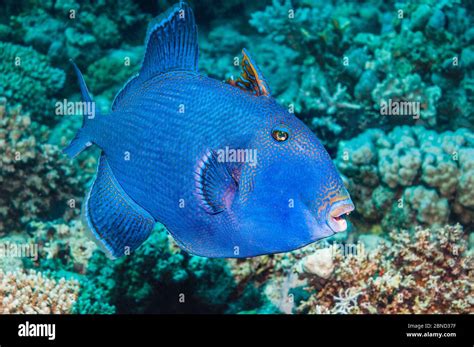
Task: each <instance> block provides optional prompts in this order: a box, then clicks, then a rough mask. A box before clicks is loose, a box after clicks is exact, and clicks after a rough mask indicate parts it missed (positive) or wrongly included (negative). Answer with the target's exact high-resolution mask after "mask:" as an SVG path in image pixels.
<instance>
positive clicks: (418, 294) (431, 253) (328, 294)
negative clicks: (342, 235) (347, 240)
mask: <svg viewBox="0 0 474 347" xmlns="http://www.w3.org/2000/svg"><path fill="white" fill-rule="evenodd" d="M462 236H463V231H462V228H461V226H460V225H456V226H446V227H444V228H439V229H431V230H430V229H423V228H420V227H418V228H417V229H416V230H415V231H414V233H413V234H410V233H409V232H407V231H402V232H392V233H390V239H391V241H392V246H390V247H388V246H387V244H386V243H384V244H382V245H380V246H378V248H377V249H376V250H375V251H374V252H372V253H369V254H368V255H366V256H364V255H361V254H359V255H349V256H345V257H344V256H342V254H341V253H339V254H336V255H335V257H334V262H335V270H334V273H333V275H332V277H331V278H330V279H329V281H328V282H327V283H326V284H325V285H324V286H323V288H322V289H320V290H318V291H316V292H315V293H314V294H312V295H311V297H310V298H309V299H308V300H307V301H305V302H303V303H302V304H301V305H300V306H299V307H298V311H299V312H309V313H473V312H474V287H473V281H472V276H473V273H472V269H473V268H472V265H473V263H472V262H473V258H472V255H468V254H466V249H467V247H466V246H467V243H466V241H465V240H464V239H463V238H462ZM308 289H309V290H312V289H311V288H310V287H309V288H308ZM312 292H313V291H312Z"/></svg>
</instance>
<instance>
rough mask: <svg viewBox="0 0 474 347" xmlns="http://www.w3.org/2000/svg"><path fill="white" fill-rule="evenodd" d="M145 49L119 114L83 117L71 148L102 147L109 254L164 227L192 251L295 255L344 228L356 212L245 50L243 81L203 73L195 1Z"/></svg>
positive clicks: (95, 230) (101, 200)
mask: <svg viewBox="0 0 474 347" xmlns="http://www.w3.org/2000/svg"><path fill="white" fill-rule="evenodd" d="M145 46H146V52H145V56H144V59H143V62H142V66H141V68H140V71H139V73H138V74H137V75H136V76H134V77H133V78H131V79H130V80H129V81H128V82H127V83H126V84H125V86H124V87H123V89H122V90H121V91H120V92H119V93H118V94H117V96H116V97H115V100H114V101H113V104H112V107H111V112H110V114H100V113H98V112H97V113H95V114H92V113H89V114H84V121H83V126H82V128H81V129H80V130H79V131H78V133H77V134H76V136H75V138H74V139H73V141H72V142H71V144H70V145H69V146H68V147H67V148H66V149H65V152H66V153H67V154H68V155H70V156H71V157H73V156H75V155H77V154H78V153H79V152H81V151H82V150H84V149H85V148H86V147H89V146H91V145H95V146H98V147H99V148H100V149H101V151H102V152H101V157H100V161H99V165H98V169H97V176H96V178H95V180H94V182H93V184H92V187H91V189H90V191H89V193H88V194H87V196H86V199H85V202H84V206H83V215H84V218H85V224H86V225H87V228H88V229H89V231H90V233H91V235H92V237H93V239H94V240H95V241H96V242H97V243H98V245H99V246H100V248H101V249H102V250H104V251H105V252H106V254H107V255H108V256H110V257H112V258H117V257H120V256H122V255H125V254H129V253H130V252H131V251H133V250H135V249H136V248H137V247H139V246H140V245H141V244H142V243H143V242H144V241H145V240H146V239H147V238H148V236H149V235H150V233H151V231H152V229H153V227H154V225H155V223H156V222H160V223H162V224H163V225H165V226H166V228H167V230H168V231H169V232H170V233H171V235H172V236H173V238H174V239H175V240H176V242H177V243H178V245H179V246H180V247H181V248H182V249H183V250H185V251H187V252H189V253H191V254H195V255H199V256H205V257H235V258H242V257H252V256H258V255H262V254H271V253H278V252H287V251H291V250H294V249H297V248H300V247H302V246H305V245H307V244H309V243H312V242H315V241H317V240H319V239H322V238H325V237H328V236H331V235H333V234H334V233H336V232H340V231H343V230H345V229H346V228H347V223H346V220H345V219H344V216H345V214H348V213H349V212H350V211H352V210H353V208H354V206H353V204H352V201H351V199H350V196H349V194H348V192H347V190H346V189H345V188H344V185H343V182H342V180H341V177H340V175H339V173H338V172H337V169H336V168H335V166H334V164H333V162H332V161H331V158H330V156H329V154H328V153H327V152H326V150H325V149H324V147H323V145H322V144H321V143H320V141H319V140H318V139H317V138H316V136H315V135H314V134H313V133H312V132H311V131H310V130H309V128H308V127H307V126H306V125H305V124H304V123H302V122H301V121H300V120H299V119H298V118H297V117H295V115H294V114H292V113H290V112H289V110H288V109H286V108H284V107H282V106H281V105H279V104H278V103H277V102H276V101H275V99H274V98H272V97H271V91H270V88H269V86H268V84H267V82H266V80H265V78H264V76H263V74H262V72H261V71H260V69H259V68H258V66H257V65H256V64H255V61H254V60H252V58H251V57H250V55H249V53H248V52H247V51H246V50H245V49H244V50H243V58H242V60H241V68H242V69H241V70H242V71H241V75H240V77H239V78H238V79H236V80H231V81H228V82H227V83H226V82H222V81H218V80H215V79H212V78H209V77H207V76H204V75H201V74H199V73H198V35H197V28H196V24H195V20H194V16H193V12H192V10H191V8H190V7H189V6H188V5H187V4H186V3H179V4H177V5H175V6H174V7H172V8H171V9H170V10H168V11H167V12H166V13H164V14H163V15H162V16H160V17H158V18H156V19H155V20H154V21H153V22H152V23H151V24H150V26H149V30H148V33H147V38H146V41H145ZM73 66H74V68H75V71H76V74H77V76H78V80H79V85H80V89H81V93H82V96H83V99H84V102H87V103H93V101H92V98H91V96H90V94H89V92H88V90H87V87H86V85H85V82H84V79H83V77H82V74H81V72H80V71H79V69H78V68H77V66H76V65H75V64H74V63H73Z"/></svg>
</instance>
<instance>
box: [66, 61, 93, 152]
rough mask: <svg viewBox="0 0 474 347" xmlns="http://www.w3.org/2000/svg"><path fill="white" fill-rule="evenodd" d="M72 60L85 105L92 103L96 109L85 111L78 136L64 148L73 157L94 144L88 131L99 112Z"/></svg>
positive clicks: (85, 108)
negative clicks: (89, 125)
mask: <svg viewBox="0 0 474 347" xmlns="http://www.w3.org/2000/svg"><path fill="white" fill-rule="evenodd" d="M70 62H71V64H72V66H73V67H74V71H75V72H76V75H77V81H78V82H79V88H80V89H81V94H82V100H83V102H84V103H86V104H85V105H90V107H91V109H93V110H94V111H93V112H92V113H87V112H84V114H83V120H82V127H81V129H79V130H78V132H77V134H76V136H75V137H74V139H73V140H72V141H71V143H70V144H69V146H67V147H66V148H65V149H64V150H63V152H64V153H66V154H67V155H68V156H69V157H71V158H73V157H75V156H76V155H78V154H79V153H80V152H82V151H83V150H84V149H85V148H87V147H89V146H92V138H91V136H90V134H89V133H90V132H89V131H88V129H89V127H88V124H89V122H90V121H91V120H93V119H94V118H95V117H96V116H97V115H98V112H96V110H95V104H94V102H93V100H92V97H91V96H90V94H89V91H88V90H87V86H86V82H85V81H84V77H83V76H82V73H81V71H80V70H79V68H78V67H77V65H76V64H75V63H74V62H73V61H72V60H70ZM83 109H84V110H89V109H90V108H89V107H84V108H83Z"/></svg>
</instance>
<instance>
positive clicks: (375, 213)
mask: <svg viewBox="0 0 474 347" xmlns="http://www.w3.org/2000/svg"><path fill="white" fill-rule="evenodd" d="M473 147H474V134H473V133H472V132H470V131H469V130H467V129H459V130H456V131H455V132H451V131H447V132H444V133H441V134H438V133H436V132H434V131H431V130H426V129H425V128H423V127H420V126H415V127H411V128H410V127H407V126H404V127H397V128H395V129H393V130H392V131H391V132H389V133H388V134H385V133H384V132H383V131H382V130H380V129H371V130H367V131H366V132H364V133H362V134H360V135H359V136H357V137H355V138H354V139H352V140H349V141H345V142H341V143H340V144H339V151H338V155H337V159H336V165H337V167H338V168H339V170H340V171H341V173H342V174H343V175H344V176H345V180H346V183H347V185H348V186H349V191H351V196H352V197H353V200H354V201H355V205H356V212H357V215H358V216H360V217H361V218H360V219H361V220H362V219H363V220H364V223H366V224H371V223H375V222H377V221H380V220H382V224H383V225H384V226H385V227H397V226H401V227H408V226H409V225H411V224H412V223H415V224H423V225H431V224H438V225H442V224H444V223H446V222H448V220H454V221H459V222H460V223H462V224H463V225H464V226H465V227H466V228H467V229H468V230H470V228H471V227H472V221H473V218H474V210H473V209H472V200H471V199H470V198H471V195H472V191H473V189H474V186H473V185H472V183H473V181H472V178H470V177H471V176H472V173H473V172H472V167H473V166H474V164H473V159H472V156H471V155H470V154H472V151H473Z"/></svg>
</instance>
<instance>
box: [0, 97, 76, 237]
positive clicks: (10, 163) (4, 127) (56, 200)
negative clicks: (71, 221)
mask: <svg viewBox="0 0 474 347" xmlns="http://www.w3.org/2000/svg"><path fill="white" fill-rule="evenodd" d="M37 127H38V125H37V124H35V123H32V122H31V119H30V117H29V115H28V114H23V113H22V110H21V107H15V108H8V107H7V102H6V100H5V99H4V98H2V99H0V152H1V153H2V158H1V160H0V234H2V233H5V232H6V231H7V230H8V231H17V230H22V229H23V228H24V226H25V225H26V224H27V223H28V222H29V221H31V220H33V219H36V218H38V217H42V216H45V215H46V214H49V216H50V214H51V211H52V210H53V209H54V211H55V212H56V213H57V214H59V215H58V216H56V217H57V218H59V217H61V216H63V217H66V218H68V217H70V216H72V215H74V214H77V213H78V211H79V209H78V208H70V206H68V203H70V202H71V201H75V200H76V199H78V198H79V197H82V196H83V193H84V192H83V189H82V184H83V182H82V181H81V176H78V175H76V169H75V168H74V166H72V164H70V163H68V162H67V161H66V158H65V157H64V156H63V154H61V150H60V149H59V148H58V147H56V146H54V145H49V144H44V143H41V142H42V140H43V139H42V138H39V137H38V136H37V135H36V134H35V131H34V129H36V128H37ZM78 177H79V178H78ZM75 205H76V206H79V204H78V203H77V202H76V203H75Z"/></svg>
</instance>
